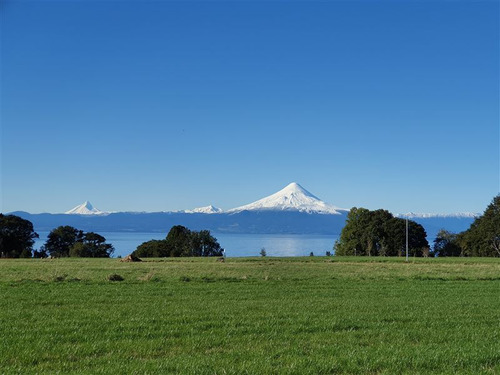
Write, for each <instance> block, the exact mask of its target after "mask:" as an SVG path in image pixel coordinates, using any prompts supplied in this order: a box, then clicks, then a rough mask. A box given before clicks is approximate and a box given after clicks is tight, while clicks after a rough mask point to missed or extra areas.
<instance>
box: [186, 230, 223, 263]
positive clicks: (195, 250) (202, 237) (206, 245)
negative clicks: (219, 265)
mask: <svg viewBox="0 0 500 375" xmlns="http://www.w3.org/2000/svg"><path fill="white" fill-rule="evenodd" d="M190 256H198V257H214V256H216V257H220V256H222V248H221V246H220V244H219V242H217V239H216V238H215V237H213V236H212V235H211V234H210V231H208V230H201V231H199V232H191V255H190Z"/></svg>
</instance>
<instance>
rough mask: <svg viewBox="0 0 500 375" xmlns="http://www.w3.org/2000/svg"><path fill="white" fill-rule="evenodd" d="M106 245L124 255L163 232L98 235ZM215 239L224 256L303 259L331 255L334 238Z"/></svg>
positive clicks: (42, 236) (249, 236)
mask: <svg viewBox="0 0 500 375" xmlns="http://www.w3.org/2000/svg"><path fill="white" fill-rule="evenodd" d="M38 234H39V235H40V238H39V239H37V240H36V242H35V246H34V248H35V249H38V248H40V246H42V245H43V244H44V243H45V241H46V240H47V236H48V234H49V232H38ZM99 234H100V235H102V236H104V237H105V238H106V241H107V242H108V243H111V244H112V245H113V246H114V247H115V252H114V253H113V257H117V256H122V257H123V256H125V255H128V254H130V253H131V252H132V251H134V250H135V249H136V248H137V246H139V245H140V244H141V243H143V242H146V241H149V240H161V239H164V238H165V236H166V233H135V232H133V233H130V232H99ZM212 235H213V236H214V237H215V238H217V240H218V241H219V243H220V245H221V246H222V248H224V249H225V250H226V256H228V257H247V256H259V253H260V250H261V249H262V248H265V249H266V253H267V255H268V256H280V257H287V256H304V255H309V254H310V253H311V252H313V253H314V255H325V254H326V252H327V251H330V252H332V253H333V250H332V248H333V244H334V243H335V240H336V239H337V238H338V236H332V235H304V234H228V233H212Z"/></svg>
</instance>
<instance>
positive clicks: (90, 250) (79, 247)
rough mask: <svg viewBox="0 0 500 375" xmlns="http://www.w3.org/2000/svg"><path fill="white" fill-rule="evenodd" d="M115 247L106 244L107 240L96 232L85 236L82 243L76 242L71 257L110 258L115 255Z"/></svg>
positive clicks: (70, 252) (71, 249) (71, 250)
mask: <svg viewBox="0 0 500 375" xmlns="http://www.w3.org/2000/svg"><path fill="white" fill-rule="evenodd" d="M113 251H114V248H113V245H111V244H108V243H106V238H104V237H103V236H101V235H100V234H97V233H94V232H88V233H85V234H84V235H83V238H82V240H81V241H79V242H76V243H75V244H74V245H73V246H72V247H71V248H70V251H69V254H70V256H78V257H87V258H109V257H110V256H111V254H112V253H113Z"/></svg>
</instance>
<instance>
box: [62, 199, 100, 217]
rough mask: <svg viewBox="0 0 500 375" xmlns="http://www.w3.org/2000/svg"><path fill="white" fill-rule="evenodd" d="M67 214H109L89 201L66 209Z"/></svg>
mask: <svg viewBox="0 0 500 375" xmlns="http://www.w3.org/2000/svg"><path fill="white" fill-rule="evenodd" d="M65 214H68V215H107V214H108V212H104V211H101V210H98V209H97V208H95V207H94V206H92V203H90V202H89V201H85V202H84V203H82V204H81V205H79V206H76V207H75V208H72V209H71V210H69V211H66V212H65Z"/></svg>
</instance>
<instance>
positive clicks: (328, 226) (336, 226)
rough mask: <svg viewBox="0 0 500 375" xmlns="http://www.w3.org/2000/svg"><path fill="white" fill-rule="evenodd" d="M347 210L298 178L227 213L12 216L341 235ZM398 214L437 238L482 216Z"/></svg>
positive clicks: (147, 228) (97, 224)
mask: <svg viewBox="0 0 500 375" xmlns="http://www.w3.org/2000/svg"><path fill="white" fill-rule="evenodd" d="M348 212H349V210H347V209H343V208H339V207H337V206H334V205H332V204H329V203H326V202H324V201H322V200H321V199H319V198H318V197H316V196H315V195H313V194H311V193H310V192H309V191H307V190H306V189H304V188H303V187H302V186H300V185H299V184H298V183H295V182H293V183H291V184H289V185H287V186H286V187H285V188H283V189H282V190H280V191H278V192H277V193H274V194H272V195H270V196H268V197H265V198H262V199H259V200H257V201H255V202H253V203H250V204H247V205H243V206H240V207H236V208H233V209H230V210H228V211H223V210H221V209H220V208H217V207H214V206H212V205H209V206H206V207H200V208H195V209H192V210H185V211H176V212H151V213H147V212H105V211H101V210H99V209H97V208H95V207H94V206H92V204H91V203H90V202H88V201H86V202H84V203H83V204H81V205H79V206H76V207H74V208H73V209H71V210H69V211H66V212H65V213H63V214H48V213H43V214H30V213H27V212H21V211H17V212H13V214H15V215H18V216H21V217H23V218H25V219H27V220H30V221H31V222H33V224H34V227H35V230H38V231H44V230H52V229H53V228H55V227H57V226H59V225H72V226H74V227H77V228H79V229H82V230H85V231H104V232H114V231H127V232H128V231H134V232H141V231H142V232H164V233H166V232H167V231H168V230H169V229H170V227H172V226H173V225H184V226H187V227H189V228H191V229H193V230H200V229H209V230H211V231H214V232H230V233H289V234H291V233H296V234H330V235H339V234H340V231H341V230H342V228H343V226H344V225H345V220H346V218H347V214H348ZM396 216H398V217H408V218H410V219H412V220H415V221H417V222H418V223H420V224H422V225H423V226H424V228H425V229H426V231H427V234H428V236H429V237H431V238H432V237H433V236H435V234H436V233H437V232H438V231H439V230H440V229H441V228H444V229H447V230H449V231H452V232H459V231H463V230H465V229H467V228H468V227H469V226H470V224H471V223H472V222H473V220H474V218H475V217H476V216H477V215H475V214H470V213H463V214H455V215H433V214H415V213H408V214H398V215H396Z"/></svg>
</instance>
